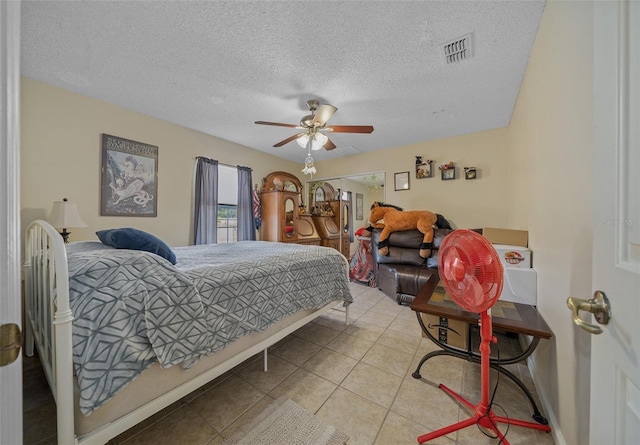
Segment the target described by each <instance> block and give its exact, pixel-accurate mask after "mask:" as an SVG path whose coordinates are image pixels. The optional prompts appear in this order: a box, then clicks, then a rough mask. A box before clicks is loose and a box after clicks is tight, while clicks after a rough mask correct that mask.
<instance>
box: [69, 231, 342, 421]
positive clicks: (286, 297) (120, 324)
mask: <svg viewBox="0 0 640 445" xmlns="http://www.w3.org/2000/svg"><path fill="white" fill-rule="evenodd" d="M174 251H175V253H176V256H177V259H178V262H177V264H176V265H175V266H173V265H172V264H171V263H169V262H168V261H166V260H165V259H163V258H161V257H159V256H157V255H154V254H152V253H148V252H142V251H133V250H126V249H113V248H110V247H107V246H104V245H102V244H101V243H99V242H81V243H73V244H70V245H69V246H68V248H67V258H68V263H69V284H70V286H69V287H70V304H71V309H72V311H73V314H74V321H73V342H74V346H73V358H74V366H75V371H76V376H77V378H78V384H79V386H80V410H81V412H82V413H83V414H85V415H88V414H90V413H91V412H92V411H93V410H95V409H96V408H98V407H100V406H101V405H103V404H104V403H106V402H107V401H108V400H109V399H110V398H111V397H113V396H114V395H115V394H116V393H118V392H119V391H120V390H121V389H123V388H124V387H125V386H126V385H127V384H128V383H129V382H130V381H131V380H133V379H134V378H135V377H136V376H138V375H139V374H141V373H142V372H143V371H144V370H145V369H147V368H148V367H149V366H151V365H152V364H153V363H155V362H156V361H158V362H159V363H160V364H161V366H163V367H170V366H173V365H180V366H182V367H184V368H189V367H190V366H192V365H193V364H194V363H195V362H196V361H197V360H198V359H200V358H202V357H203V356H205V355H207V354H210V353H212V352H215V351H218V350H221V349H223V348H224V347H226V346H227V345H228V344H229V343H231V342H232V341H234V340H236V339H238V338H240V337H243V336H245V335H248V334H251V333H255V332H259V331H262V330H264V329H266V328H268V327H269V326H271V325H272V324H274V323H276V322H277V321H279V320H282V319H284V318H286V317H287V316H289V315H291V314H294V313H296V312H298V311H299V310H302V309H317V308H320V307H322V306H324V305H325V304H327V303H328V302H330V301H333V300H343V301H344V304H345V305H347V304H349V303H350V302H351V301H352V297H351V294H350V292H349V286H348V278H347V277H348V264H347V262H346V260H345V258H344V257H343V256H342V255H340V254H339V253H338V252H337V251H335V250H333V249H329V248H325V247H317V246H303V245H297V244H283V243H270V242H262V241H243V242H239V243H232V244H216V245H207V246H190V247H178V248H175V249H174Z"/></svg>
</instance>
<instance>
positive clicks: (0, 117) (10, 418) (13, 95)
mask: <svg viewBox="0 0 640 445" xmlns="http://www.w3.org/2000/svg"><path fill="white" fill-rule="evenodd" d="M20 8H21V3H20V1H10V2H5V1H2V2H0V30H1V31H0V53H1V54H0V80H1V81H2V82H0V84H1V85H3V88H2V92H1V93H0V97H1V100H2V104H0V125H1V129H0V178H6V180H2V181H0V214H2V215H6V217H3V218H0V324H5V323H15V324H17V325H18V326H20V325H21V319H22V315H21V297H20V296H21V280H20V256H21V253H20V245H21V243H20ZM0 394H2V397H0V412H1V413H2V416H0V443H22V356H21V354H19V355H18V358H17V360H16V361H14V362H13V363H11V364H8V365H6V366H4V367H0Z"/></svg>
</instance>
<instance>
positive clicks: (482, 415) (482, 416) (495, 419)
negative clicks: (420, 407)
mask: <svg viewBox="0 0 640 445" xmlns="http://www.w3.org/2000/svg"><path fill="white" fill-rule="evenodd" d="M440 389H442V390H443V391H444V392H446V393H447V394H449V395H450V396H451V397H453V398H454V399H456V400H457V401H458V402H460V403H462V404H463V405H465V406H466V407H467V408H469V409H472V410H474V411H475V414H474V415H473V416H472V417H470V418H468V419H466V420H462V421H460V422H458V423H454V424H453V425H449V426H446V427H444V428H440V429H439V430H436V431H433V432H431V433H427V434H424V435H422V436H420V437H418V442H419V443H425V442H428V441H430V440H432V439H435V438H436V437H441V436H444V435H446V434H450V433H453V432H456V431H458V430H461V429H463V428H466V427H468V426H472V425H476V424H477V425H480V426H481V427H483V428H484V429H487V430H491V431H493V432H494V433H495V434H496V436H497V437H498V438H499V439H500V440H502V442H501V443H503V444H505V445H509V441H508V440H507V439H506V438H505V437H504V435H503V434H502V432H501V431H500V430H499V429H498V426H497V425H498V423H505V424H510V425H516V426H523V427H525V428H533V429H536V430H540V431H544V432H546V433H549V432H551V428H550V427H549V426H548V425H541V424H539V423H533V422H526V421H523V420H517V419H509V418H507V417H503V416H498V415H496V414H495V413H494V412H493V411H492V410H491V409H489V407H488V406H483V404H482V403H480V404H478V405H477V406H474V405H472V404H471V403H470V402H469V401H468V400H466V399H465V398H463V397H462V396H460V395H459V394H457V393H455V392H454V391H453V390H451V389H450V388H448V387H446V386H445V385H443V384H440Z"/></svg>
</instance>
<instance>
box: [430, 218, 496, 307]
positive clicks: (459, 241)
mask: <svg viewBox="0 0 640 445" xmlns="http://www.w3.org/2000/svg"><path fill="white" fill-rule="evenodd" d="M438 263H439V264H438V267H439V270H440V279H441V280H442V281H443V284H444V287H445V289H447V292H448V293H449V295H450V297H451V299H452V300H453V301H454V302H455V303H456V304H457V305H458V306H460V307H461V308H463V309H465V310H468V311H471V312H484V311H486V310H487V309H489V308H491V307H492V306H493V305H494V304H495V303H496V301H497V300H498V298H500V295H501V293H502V286H503V274H504V269H503V266H502V263H501V262H500V258H499V257H498V254H497V253H496V251H495V249H494V248H493V246H492V245H491V243H490V242H489V241H488V240H487V239H486V238H485V237H483V236H482V235H480V234H479V233H477V232H474V231H472V230H467V229H458V230H455V231H453V232H451V233H450V234H449V235H447V237H446V238H445V239H444V240H443V241H442V244H441V246H440V249H439V254H438Z"/></svg>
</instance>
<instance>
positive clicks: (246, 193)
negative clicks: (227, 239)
mask: <svg viewBox="0 0 640 445" xmlns="http://www.w3.org/2000/svg"><path fill="white" fill-rule="evenodd" d="M251 182H252V181H251V169H250V168H249V167H241V166H239V165H238V241H255V239H256V220H255V217H254V214H253V192H252V191H251Z"/></svg>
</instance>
